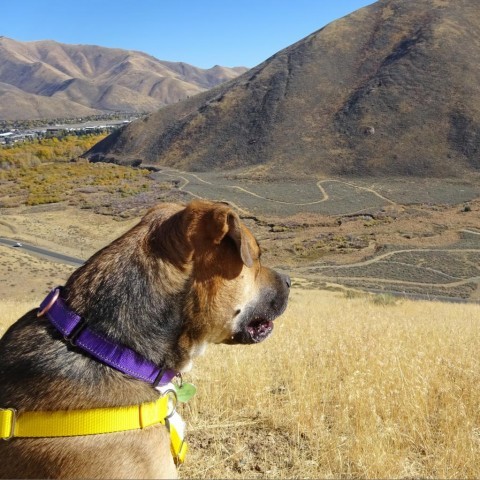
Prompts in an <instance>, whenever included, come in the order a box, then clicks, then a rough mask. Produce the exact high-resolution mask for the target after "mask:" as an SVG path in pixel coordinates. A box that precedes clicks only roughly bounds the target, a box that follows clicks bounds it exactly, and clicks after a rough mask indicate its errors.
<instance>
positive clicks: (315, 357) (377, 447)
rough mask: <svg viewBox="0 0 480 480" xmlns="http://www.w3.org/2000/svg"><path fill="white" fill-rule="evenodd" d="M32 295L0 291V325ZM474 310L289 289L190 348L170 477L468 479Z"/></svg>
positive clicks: (478, 312) (475, 396) (474, 439)
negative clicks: (269, 310)
mask: <svg viewBox="0 0 480 480" xmlns="http://www.w3.org/2000/svg"><path fill="white" fill-rule="evenodd" d="M32 306H35V302H32V303H31V304H27V303H25V304H22V305H17V304H9V303H7V302H1V304H0V308H1V314H0V325H2V326H6V324H8V323H10V322H11V321H13V320H14V319H15V318H17V317H19V316H20V315H21V314H22V313H24V312H25V311H27V310H28V309H29V308H31V307H32ZM479 321H480V306H479V305H473V304H462V305H458V304H447V303H439V302H413V301H407V300H400V301H395V302H375V301H373V300H372V298H371V297H367V296H360V297H355V298H345V296H343V295H341V294H339V293H332V292H322V291H313V290H312V291H302V290H296V289H294V290H293V292H292V298H291V301H290V305H289V308H288V310H287V312H286V314H285V315H284V316H283V317H282V318H280V319H278V320H277V321H276V326H275V331H274V335H273V337H272V338H270V339H268V340H267V341H265V342H264V343H262V344H260V345H254V346H246V347H241V346H211V347H209V349H208V351H207V352H206V354H205V356H203V357H201V358H200V359H198V360H197V361H196V364H195V366H194V369H193V371H192V372H191V373H190V374H189V375H188V378H187V379H188V380H190V381H193V382H194V383H195V384H196V385H197V387H198V393H197V396H196V397H195V398H194V399H193V400H192V401H190V402H189V403H188V404H187V405H186V406H184V407H183V408H182V414H183V415H184V417H185V419H186V420H187V421H188V425H189V434H188V438H189V440H190V444H191V449H190V453H189V456H188V457H187V463H186V465H184V466H183V467H182V468H181V471H180V474H181V476H183V477H187V478H188V477H191V478H212V477H214V478H226V477H230V478H232V477H234V478H252V477H272V478H282V477H283V478H292V477H299V478H339V477H361V478H405V477H409V478H411V477H416V478H417V477H422V478H425V477H435V478H478V477H479V476H480V465H479V458H480V408H479V405H480V361H479V355H478V352H479V351H480V333H479V328H478V327H479V325H478V324H479ZM1 332H2V330H0V333H1Z"/></svg>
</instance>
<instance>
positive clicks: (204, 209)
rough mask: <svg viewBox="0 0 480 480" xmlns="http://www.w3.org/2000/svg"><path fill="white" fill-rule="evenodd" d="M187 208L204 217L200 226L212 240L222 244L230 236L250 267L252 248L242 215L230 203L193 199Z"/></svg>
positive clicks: (245, 263) (251, 263)
mask: <svg viewBox="0 0 480 480" xmlns="http://www.w3.org/2000/svg"><path fill="white" fill-rule="evenodd" d="M187 209H190V210H192V211H195V212H197V215H199V216H201V217H202V220H200V223H201V225H199V227H200V228H201V229H202V230H204V232H203V233H204V235H205V236H206V237H207V238H209V240H210V241H213V243H214V244H216V245H220V243H221V242H222V241H223V240H224V239H225V238H226V237H229V238H230V239H231V240H233V242H234V243H235V246H236V247H237V250H238V253H239V254H240V258H241V259H242V262H243V263H244V265H245V266H247V267H249V268H250V267H251V266H252V265H253V258H252V252H251V248H250V246H249V243H248V238H247V235H246V233H245V230H244V229H243V228H242V225H241V222H240V217H239V216H238V215H237V214H236V213H235V212H234V211H233V210H232V209H231V208H230V206H229V205H228V204H226V203H210V202H208V203H207V202H202V201H193V202H191V203H190V204H189V205H188V206H187ZM200 212H201V213H200ZM197 221H198V219H197Z"/></svg>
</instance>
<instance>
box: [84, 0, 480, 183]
mask: <svg viewBox="0 0 480 480" xmlns="http://www.w3.org/2000/svg"><path fill="white" fill-rule="evenodd" d="M479 55H480V3H478V2H476V1H474V0H458V1H456V2H449V1H447V0H418V1H416V2H413V1H404V0H380V1H377V2H376V3H374V4H371V5H369V6H367V7H364V8H362V9H360V10H357V11H356V12H353V13H352V14H350V15H347V16H346V17H343V18H341V19H339V20H336V21H334V22H332V23H330V24H328V25H327V26H325V27H323V28H321V29H319V30H318V31H316V32H314V33H312V34H310V35H309V36H307V37H305V38H304V39H301V40H299V41H298V42H296V43H295V44H293V45H291V46H289V47H287V48H285V49H283V50H281V51H280V52H277V53H276V54H275V55H273V56H272V57H270V58H269V59H267V60H266V61H264V62H263V63H261V64H260V65H258V66H256V67H254V68H252V69H250V70H249V71H248V72H246V73H244V74H243V75H241V76H239V77H237V78H235V79H232V80H230V81H229V82H227V83H225V84H222V85H219V86H217V87H215V88H213V89H211V90H209V91H208V92H206V93H201V94H200V95H198V96H195V97H193V98H189V99H187V100H185V101H183V102H181V103H179V104H175V105H171V106H169V107H166V108H164V109H162V110H159V111H157V112H154V113H152V114H151V115H149V116H148V117H147V118H146V119H144V120H142V122H133V123H132V124H130V125H129V126H128V127H125V128H124V129H123V130H122V132H119V133H117V134H116V136H115V138H107V139H105V140H104V141H103V142H101V143H100V144H98V145H97V146H95V147H94V148H93V149H92V150H91V151H90V152H89V153H88V154H87V157H89V158H95V159H100V158H101V157H102V156H104V157H109V160H110V161H111V160H112V159H113V160H114V161H117V162H119V163H122V162H128V161H129V159H131V158H132V157H135V158H141V159H143V160H144V162H146V163H155V164H159V165H165V166H169V167H173V168H178V169H181V170H190V171H194V170H199V171H202V170H204V171H207V170H211V169H216V170H222V169H223V170H225V169H231V168H245V167H246V168H255V167H258V166H261V167H262V168H264V169H266V170H268V171H270V172H272V173H274V174H275V171H280V170H281V171H282V172H287V173H290V174H294V173H296V172H316V173H319V174H329V175H343V174H348V175H371V174H377V175H385V174H387V175H390V174H393V175H407V176H408V175H412V176H434V177H444V176H449V175H457V174H468V172H471V171H475V172H477V171H479V170H480V159H479V154H480V134H478V132H479V131H480V101H479V100H477V99H480V84H479V82H478V78H480V66H479V64H478V62H476V61H474V60H472V59H476V58H478V56H479Z"/></svg>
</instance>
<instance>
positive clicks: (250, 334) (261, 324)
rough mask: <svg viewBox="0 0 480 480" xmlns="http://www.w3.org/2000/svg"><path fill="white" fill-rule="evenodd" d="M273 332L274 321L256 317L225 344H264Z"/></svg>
mask: <svg viewBox="0 0 480 480" xmlns="http://www.w3.org/2000/svg"><path fill="white" fill-rule="evenodd" d="M272 332H273V320H268V319H267V318H263V317H255V318H254V319H253V320H251V321H250V322H249V323H247V324H246V325H245V326H242V327H241V328H240V330H238V331H237V332H236V333H234V334H233V335H232V336H231V337H230V338H229V339H228V340H226V341H225V342H224V343H228V344H239V343H240V344H244V345H248V344H253V343H260V342H263V340H265V339H266V338H268V337H269V336H270V335H271V334H272Z"/></svg>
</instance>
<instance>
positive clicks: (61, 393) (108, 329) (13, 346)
mask: <svg viewBox="0 0 480 480" xmlns="http://www.w3.org/2000/svg"><path fill="white" fill-rule="evenodd" d="M260 255H261V251H260V248H259V245H258V243H257V241H256V239H255V237H254V236H253V234H252V233H251V232H250V231H249V229H248V228H247V227H246V226H245V225H244V224H242V222H241V220H240V218H239V216H238V215H237V214H236V213H235V212H234V211H233V210H232V208H231V207H230V206H229V205H228V204H225V203H221V202H209V201H203V200H195V201H192V202H191V203H189V204H187V205H186V206H182V205H177V204H160V205H158V206H156V207H153V208H152V209H150V210H149V211H148V212H147V213H146V215H145V216H144V217H143V218H142V220H141V221H140V223H139V224H137V225H136V226H135V227H133V228H132V229H131V230H129V231H128V232H127V233H125V234H124V235H123V236H121V237H120V238H118V239H117V240H115V241H113V242H112V243H110V244H109V245H107V246H106V247H105V248H103V249H101V250H100V251H98V252H97V253H96V254H94V255H93V256H92V257H91V258H90V259H89V260H87V261H86V263H85V264H83V265H82V266H81V267H80V268H78V269H77V270H76V271H74V272H73V274H72V275H71V276H70V277H69V279H68V280H67V282H66V284H65V286H64V287H62V288H59V289H57V290H56V291H55V295H51V297H52V298H49V301H48V305H47V306H45V307H44V308H43V309H42V311H41V312H38V311H37V310H36V309H35V310H32V311H30V312H28V313H27V314H25V315H24V316H23V317H22V318H20V319H19V320H18V321H17V322H16V323H14V324H13V325H12V326H11V327H10V328H9V329H8V330H7V332H6V333H5V335H4V336H3V338H2V339H1V340H0V408H1V409H2V411H3V412H4V413H5V412H7V413H8V414H10V413H11V416H10V417H9V418H11V421H12V425H13V424H14V423H15V422H20V421H21V420H22V414H24V415H26V413H25V412H32V411H33V412H34V413H35V412H42V411H47V412H52V411H60V413H61V414H63V413H64V412H72V411H83V410H85V409H90V410H91V409H108V408H119V407H126V406H131V405H137V404H140V405H143V404H146V403H148V402H156V401H157V400H158V399H159V396H161V394H160V393H159V391H158V390H157V389H156V388H154V387H153V385H154V383H153V384H152V382H150V383H149V382H147V381H142V380H141V379H139V378H134V377H131V376H130V375H129V374H127V373H125V372H122V371H119V370H118V369H116V368H113V367H112V366H110V365H109V364H105V363H102V362H101V361H99V360H98V358H96V357H95V356H94V355H91V354H89V353H88V352H86V351H84V350H82V349H80V348H79V345H78V344H77V343H76V342H74V341H72V338H67V339H66V338H64V335H62V332H61V331H59V330H58V329H57V328H56V326H55V325H53V324H52V321H50V320H49V318H48V315H49V314H48V313H47V314H45V312H47V310H49V309H52V310H51V311H53V309H54V308H57V307H58V308H60V307H59V305H60V304H61V305H63V306H64V307H62V308H64V309H65V310H66V317H68V318H70V316H75V318H77V317H76V316H78V318H81V321H82V328H88V329H90V331H91V333H92V332H93V334H94V335H98V336H99V337H101V338H104V339H107V340H105V341H108V342H110V343H111V344H114V345H115V348H117V347H116V346H117V345H121V346H122V347H121V348H126V349H129V350H128V351H129V352H134V353H133V355H138V356H139V357H141V358H142V359H144V361H145V362H149V364H153V365H156V366H158V367H159V369H160V371H161V372H164V371H174V372H180V373H181V372H187V371H189V370H190V369H191V367H192V361H193V360H194V359H195V357H197V356H198V355H200V354H202V353H203V352H204V350H205V347H206V346H207V345H208V344H210V343H215V344H221V343H225V344H255V343H258V342H260V341H262V340H264V339H266V338H267V337H268V336H269V335H270V334H271V333H272V329H273V320H274V319H275V318H277V317H278V316H279V315H281V314H282V313H283V312H284V310H285V308H286V306H287V301H288V295H289V289H290V286H291V282H290V278H289V277H288V276H286V275H283V274H281V273H278V272H276V271H274V270H272V269H269V268H266V267H264V266H263V265H261V262H260ZM52 305H53V307H52ZM39 313H40V314H41V316H39V317H38V316H37V315H38V314H39ZM50 313H51V312H50ZM77 338H78V337H77ZM9 409H11V410H9ZM102 411H103V410H102ZM62 412H63V413H62ZM9 421H10V420H9ZM167 424H168V421H165V422H163V423H158V424H155V425H152V426H148V427H146V428H139V429H134V430H126V431H117V432H115V433H103V434H92V435H79V436H56V437H41V436H40V437H35V438H32V437H28V436H26V438H25V437H23V438H20V437H19V438H9V439H7V440H6V441H1V440H0V458H1V461H0V477H1V478H174V477H176V476H177V469H176V466H175V462H174V459H173V457H172V455H171V451H170V442H171V440H170V435H169V432H168V428H166V427H167V426H168V425H167ZM14 428H15V426H12V432H13V431H14ZM7 436H8V437H10V436H12V434H10V435H7Z"/></svg>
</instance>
